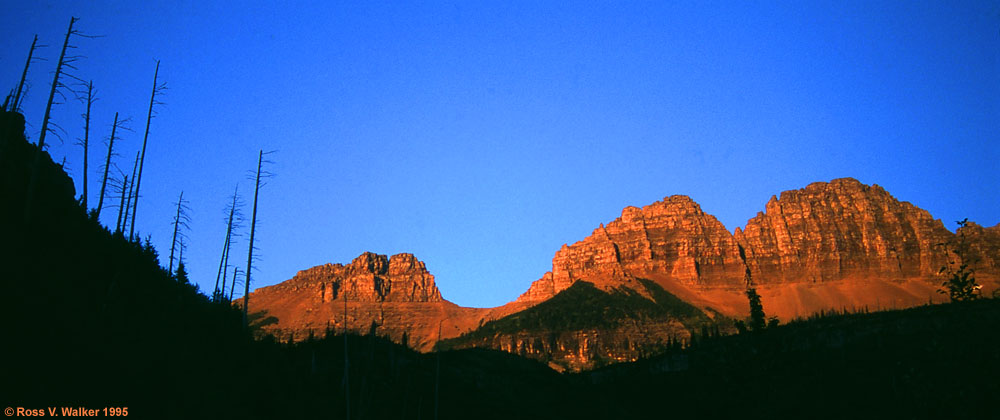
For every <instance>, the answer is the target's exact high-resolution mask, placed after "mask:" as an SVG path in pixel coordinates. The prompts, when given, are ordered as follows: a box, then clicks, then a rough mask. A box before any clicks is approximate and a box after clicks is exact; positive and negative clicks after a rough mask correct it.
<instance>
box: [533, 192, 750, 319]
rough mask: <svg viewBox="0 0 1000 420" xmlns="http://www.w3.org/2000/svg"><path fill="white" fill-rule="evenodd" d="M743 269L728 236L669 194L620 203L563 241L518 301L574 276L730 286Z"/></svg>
mask: <svg viewBox="0 0 1000 420" xmlns="http://www.w3.org/2000/svg"><path fill="white" fill-rule="evenodd" d="M743 272H744V267H743V263H742V261H741V260H740V258H739V249H738V247H737V243H736V241H735V239H734V238H733V235H732V234H730V233H729V232H728V231H727V230H726V228H725V226H723V225H722V223H720V222H719V220H718V219H716V218H715V216H712V215H710V214H707V213H705V212H703V211H702V210H701V207H700V206H699V205H698V204H697V203H695V202H694V201H692V200H691V199H690V198H688V197H686V196H682V195H675V196H671V197H667V198H664V199H663V201H660V202H656V203H653V204H650V205H648V206H645V207H643V208H641V209H640V208H636V207H626V208H625V209H624V210H623V211H622V215H621V217H619V218H617V219H615V220H614V221H612V222H611V223H608V225H607V226H604V225H602V226H601V227H599V228H597V229H596V230H594V233H592V234H591V235H590V236H589V237H587V238H586V239H584V240H582V241H580V242H577V243H575V244H573V245H563V247H562V249H560V250H559V251H558V252H556V255H555V258H553V259H552V271H551V272H549V273H546V274H545V276H543V277H542V278H541V279H539V280H537V281H536V282H535V283H533V284H532V285H531V287H530V288H529V289H528V291H527V292H525V293H524V294H523V295H521V296H520V297H519V298H518V301H524V302H541V301H544V300H546V299H549V298H551V297H552V296H554V295H555V294H557V293H559V292H560V291H562V290H565V289H566V288H568V287H569V286H570V285H571V284H573V283H574V282H576V281H579V280H587V281H590V282H592V283H595V284H597V285H599V286H600V285H604V286H612V287H617V286H620V285H622V284H623V283H624V284H629V285H631V284H633V283H634V281H633V279H634V277H637V276H638V277H648V276H647V275H646V274H647V273H661V274H665V275H668V276H670V277H671V278H673V279H675V280H677V281H679V282H681V283H685V284H689V285H706V286H711V285H736V284H740V283H739V282H738V281H736V280H740V281H741V280H742V278H743ZM633 288H635V287H633Z"/></svg>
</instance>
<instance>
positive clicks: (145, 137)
mask: <svg viewBox="0 0 1000 420" xmlns="http://www.w3.org/2000/svg"><path fill="white" fill-rule="evenodd" d="M159 75H160V60H156V70H155V71H153V89H152V92H151V93H150V94H149V112H148V113H147V114H146V133H145V134H143V136H142V152H141V153H142V154H141V157H140V158H139V175H138V176H136V177H135V201H133V202H132V226H131V227H130V228H129V231H128V237H129V240H131V239H132V236H133V235H135V219H136V216H137V215H136V210H138V207H139V189H140V188H141V187H142V167H143V164H144V163H145V162H146V140H148V139H149V122H150V121H152V119H153V104H154V103H156V92H157V91H158V90H160V86H159V85H158V84H157V81H156V78H157V76H159Z"/></svg>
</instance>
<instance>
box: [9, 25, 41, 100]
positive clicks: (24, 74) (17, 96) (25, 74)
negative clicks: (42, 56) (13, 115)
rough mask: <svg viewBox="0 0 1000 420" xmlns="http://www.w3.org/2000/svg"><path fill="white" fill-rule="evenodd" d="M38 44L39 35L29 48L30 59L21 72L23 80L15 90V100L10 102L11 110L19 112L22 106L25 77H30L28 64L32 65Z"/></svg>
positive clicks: (26, 61)
mask: <svg viewBox="0 0 1000 420" xmlns="http://www.w3.org/2000/svg"><path fill="white" fill-rule="evenodd" d="M36 44H38V35H35V39H34V40H32V41H31V49H30V50H28V59H27V60H25V62H24V71H23V72H22V73H21V81H20V82H18V84H17V91H15V92H14V101H13V103H11V104H10V110H11V111H14V112H17V108H18V107H20V106H21V92H22V90H23V89H24V79H25V78H27V77H28V66H30V65H31V58H32V56H33V55H35V45H36Z"/></svg>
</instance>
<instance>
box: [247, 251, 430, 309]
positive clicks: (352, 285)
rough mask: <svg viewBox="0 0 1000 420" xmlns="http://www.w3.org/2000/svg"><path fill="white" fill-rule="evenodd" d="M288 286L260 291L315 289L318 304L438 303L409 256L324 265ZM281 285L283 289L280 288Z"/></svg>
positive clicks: (301, 274) (425, 276)
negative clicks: (341, 300)
mask: <svg viewBox="0 0 1000 420" xmlns="http://www.w3.org/2000/svg"><path fill="white" fill-rule="evenodd" d="M287 283H288V284H285V283H281V284H279V285H276V286H271V287H269V288H268V287H265V288H262V289H260V290H261V291H265V290H266V291H271V290H273V291H279V290H282V289H283V288H288V287H292V288H298V287H315V289H316V293H318V295H319V296H318V297H319V300H321V301H323V302H330V301H332V300H337V299H343V298H344V297H345V296H346V298H347V300H348V301H351V302H440V301H442V299H441V292H440V291H439V290H438V288H437V286H436V285H435V284H434V276H433V275H431V273H428V272H427V268H426V267H425V266H424V263H423V262H421V261H420V260H417V259H416V257H414V256H413V255H412V254H397V255H393V256H392V257H391V258H387V257H386V256H385V255H378V254H373V253H371V252H366V253H364V254H361V255H360V256H358V257H357V258H355V259H354V261H351V263H350V264H348V265H342V264H325V265H321V266H316V267H313V268H310V269H307V270H303V271H299V272H298V274H296V275H295V277H293V278H292V279H291V280H290V281H289V282H287ZM282 285H284V287H282Z"/></svg>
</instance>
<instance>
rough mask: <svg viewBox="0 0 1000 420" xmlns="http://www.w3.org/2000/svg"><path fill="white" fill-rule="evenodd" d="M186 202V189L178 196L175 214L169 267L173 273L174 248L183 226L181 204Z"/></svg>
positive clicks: (168, 269) (168, 270)
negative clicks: (178, 232) (178, 233)
mask: <svg viewBox="0 0 1000 420" xmlns="http://www.w3.org/2000/svg"><path fill="white" fill-rule="evenodd" d="M183 203H184V191H181V195H180V197H177V213H175V214H174V237H173V239H172V240H171V241H170V266H169V267H168V268H167V272H168V273H170V274H171V275H172V274H173V273H174V248H175V247H176V246H177V231H178V230H179V229H180V227H181V205H182V204H183Z"/></svg>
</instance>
